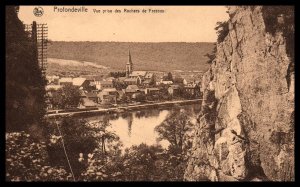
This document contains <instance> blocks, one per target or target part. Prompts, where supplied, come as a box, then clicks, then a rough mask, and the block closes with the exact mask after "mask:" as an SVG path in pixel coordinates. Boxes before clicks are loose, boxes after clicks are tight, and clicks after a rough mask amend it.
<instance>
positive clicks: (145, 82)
mask: <svg viewBox="0 0 300 187" xmlns="http://www.w3.org/2000/svg"><path fill="white" fill-rule="evenodd" d="M125 68H126V78H125V79H124V82H125V83H126V84H127V85H142V86H149V85H151V84H153V83H154V73H151V72H148V71H133V63H132V59H131V54H130V50H129V52H128V61H127V63H126V67H125Z"/></svg>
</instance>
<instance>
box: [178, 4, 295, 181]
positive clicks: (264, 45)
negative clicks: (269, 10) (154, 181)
mask: <svg viewBox="0 0 300 187" xmlns="http://www.w3.org/2000/svg"><path fill="white" fill-rule="evenodd" d="M262 9H263V7H262V6H255V7H253V6H251V7H245V6H243V7H241V6H239V7H229V15H230V19H229V21H228V24H229V25H228V27H229V33H228V35H227V36H226V37H225V39H224V41H223V42H221V43H218V44H217V54H216V59H215V60H214V61H213V63H212V65H211V67H210V69H209V70H208V71H207V72H206V73H205V74H204V76H203V80H202V87H201V90H202V92H203V99H204V101H203V103H202V110H201V114H200V115H199V118H198V123H197V125H196V126H195V130H194V133H195V138H194V140H193V147H192V151H191V152H192V155H191V157H190V159H189V161H188V166H187V168H186V171H185V175H184V178H185V180H188V181H201V180H210V181H241V180H253V181H257V180H258V181H259V180H271V181H294V180H295V178H294V85H293V84H294V75H293V72H289V71H288V67H289V66H291V64H293V63H294V62H293V60H291V58H289V57H288V55H287V52H286V45H288V44H287V43H286V40H285V38H284V37H283V34H282V31H280V30H278V31H276V32H275V34H270V33H267V32H266V28H265V27H266V25H265V22H264V15H263V13H262Z"/></svg>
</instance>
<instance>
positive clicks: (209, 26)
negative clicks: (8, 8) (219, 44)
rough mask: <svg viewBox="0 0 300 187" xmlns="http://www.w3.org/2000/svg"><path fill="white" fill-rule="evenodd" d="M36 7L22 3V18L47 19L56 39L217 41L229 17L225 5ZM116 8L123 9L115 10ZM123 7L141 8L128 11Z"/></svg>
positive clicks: (52, 34) (30, 21) (25, 19)
mask: <svg viewBox="0 0 300 187" xmlns="http://www.w3.org/2000/svg"><path fill="white" fill-rule="evenodd" d="M35 7H37V6H20V10H19V18H20V20H21V21H23V22H24V23H25V24H28V23H32V21H37V23H47V25H48V38H49V39H50V40H53V41H117V42H216V38H217V35H216V31H215V30H214V28H215V26H216V23H217V22H218V21H225V20H228V14H227V13H226V7H224V6H84V7H85V8H87V9H88V12H58V9H61V8H63V7H64V8H72V7H73V6H57V8H56V9H55V7H54V6H41V7H42V8H43V10H44V14H43V15H42V16H41V17H36V16H35V15H34V14H33V9H34V8H35ZM80 7H81V6H75V8H80ZM94 9H96V10H100V13H94V11H93V10H94ZM116 9H119V10H121V13H115V10H116ZM124 9H127V10H131V9H134V10H139V11H140V12H139V13H125V12H124ZM143 9H145V10H146V13H142V10H143ZM149 9H151V10H154V9H156V10H163V13H151V12H149ZM103 10H111V11H112V13H103Z"/></svg>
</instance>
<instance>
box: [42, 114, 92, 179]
mask: <svg viewBox="0 0 300 187" xmlns="http://www.w3.org/2000/svg"><path fill="white" fill-rule="evenodd" d="M56 123H57V124H56ZM57 126H58V127H59V129H60V132H61V134H60V132H59V130H58V128H57ZM48 131H49V132H48V134H49V137H48V138H49V140H50V142H49V147H48V153H49V157H50V160H51V163H52V164H53V165H57V166H61V165H62V166H64V168H68V169H69V166H68V162H67V160H66V155H65V154H64V151H63V144H62V140H63V141H64V146H65V149H66V152H67V155H68V159H69V160H70V164H71V167H72V170H73V172H74V175H75V178H77V177H78V176H79V174H80V173H81V172H82V171H83V170H85V169H86V167H87V166H86V165H85V164H82V163H81V162H79V160H78V158H79V155H80V154H81V153H82V154H83V155H87V154H89V153H91V152H93V150H94V149H95V148H96V147H97V146H98V142H97V139H96V138H95V133H96V131H95V129H93V128H90V127H89V126H87V121H86V120H82V119H76V118H72V117H65V118H63V119H62V121H61V122H52V123H50V124H49V127H48ZM61 135H62V136H61Z"/></svg>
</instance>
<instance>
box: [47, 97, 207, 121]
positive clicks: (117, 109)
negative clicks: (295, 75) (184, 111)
mask: <svg viewBox="0 0 300 187" xmlns="http://www.w3.org/2000/svg"><path fill="white" fill-rule="evenodd" d="M202 100H203V99H193V100H181V101H165V102H162V103H148V104H139V105H131V106H125V107H113V108H98V109H97V110H89V111H77V112H63V113H55V114H47V115H46V117H56V116H57V117H58V116H68V115H74V114H86V113H95V114H96V113H99V114H101V113H109V112H124V111H128V110H135V109H144V108H147V107H155V106H156V107H157V106H172V105H175V104H188V103H196V102H197V101H202Z"/></svg>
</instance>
